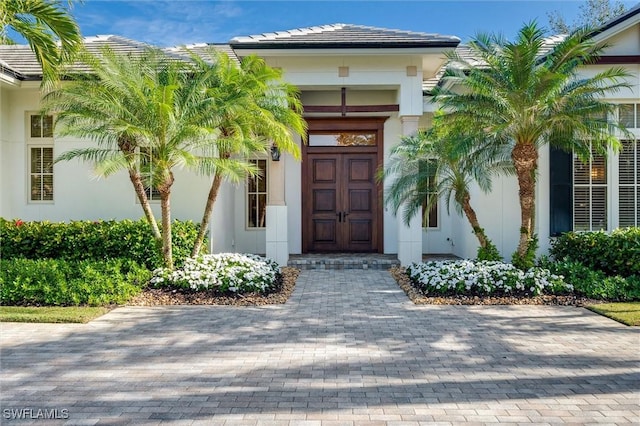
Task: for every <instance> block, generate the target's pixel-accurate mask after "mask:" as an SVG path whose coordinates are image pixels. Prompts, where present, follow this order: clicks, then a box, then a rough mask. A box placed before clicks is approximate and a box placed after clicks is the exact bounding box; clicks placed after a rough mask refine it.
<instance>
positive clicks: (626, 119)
mask: <svg viewBox="0 0 640 426" xmlns="http://www.w3.org/2000/svg"><path fill="white" fill-rule="evenodd" d="M638 109H639V108H638V104H620V105H618V119H619V120H620V123H622V124H623V125H624V126H625V127H626V128H627V129H635V128H637V127H638V124H639V123H638Z"/></svg>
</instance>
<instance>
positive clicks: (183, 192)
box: [0, 89, 233, 246]
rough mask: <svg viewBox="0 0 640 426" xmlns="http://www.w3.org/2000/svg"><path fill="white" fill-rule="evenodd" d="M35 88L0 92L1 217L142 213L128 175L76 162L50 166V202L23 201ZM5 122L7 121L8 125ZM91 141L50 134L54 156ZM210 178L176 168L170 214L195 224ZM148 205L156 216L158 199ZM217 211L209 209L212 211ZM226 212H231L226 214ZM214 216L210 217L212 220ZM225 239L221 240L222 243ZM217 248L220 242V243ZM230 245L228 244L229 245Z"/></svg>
mask: <svg viewBox="0 0 640 426" xmlns="http://www.w3.org/2000/svg"><path fill="white" fill-rule="evenodd" d="M39 96H40V95H39V91H38V90H37V89H34V90H26V89H19V90H2V99H1V100H0V105H1V106H2V110H1V112H0V117H1V121H2V123H3V125H2V133H1V135H2V137H1V142H2V144H1V150H0V152H1V154H0V155H1V158H0V161H1V169H2V171H1V174H2V186H1V188H2V205H1V207H0V208H1V210H0V215H1V216H2V217H5V218H20V219H23V220H50V221H67V220H79V219H85V220H97V219H125V218H130V219H137V218H140V217H142V216H143V213H142V209H141V208H140V205H139V204H138V203H137V201H136V197H135V194H134V191H133V188H132V187H131V182H130V181H129V178H128V175H127V174H126V173H124V172H122V173H117V174H115V175H113V176H110V177H108V178H97V177H96V175H95V173H94V172H93V171H92V168H91V165H90V164H87V163H82V162H80V161H78V160H74V161H69V162H60V163H56V164H55V165H54V201H53V203H33V202H30V201H29V200H28V185H29V176H28V172H29V168H28V163H27V162H28V148H27V144H26V132H27V122H26V120H27V114H28V113H29V112H36V113H37V112H38V108H39ZM6 123H11V125H10V126H8V125H6ZM90 143H91V142H89V141H83V140H80V139H77V138H55V139H54V146H53V148H54V156H55V157H57V156H59V155H60V154H62V153H63V152H65V151H68V150H70V149H74V148H81V147H86V146H88V144H90ZM209 185H210V178H207V177H202V176H198V175H196V174H194V173H192V172H189V171H186V170H176V171H175V183H174V186H173V190H172V205H171V207H172V217H173V218H174V219H180V220H193V221H196V222H199V221H200V219H201V217H202V211H203V209H204V204H205V201H206V196H207V193H208V190H209ZM226 192H228V190H227V189H226V188H223V190H222V192H221V195H220V199H219V200H218V204H224V203H225V198H227V195H226ZM152 208H153V210H154V212H155V213H156V215H157V217H158V218H159V217H160V205H159V202H153V205H152ZM219 214H220V213H216V212H214V215H219ZM229 216H231V217H232V216H233V215H232V214H230V215H229ZM216 220H217V217H216V218H214V222H215V221H216ZM229 240H230V239H229V238H225V243H226V242H228V241H229ZM221 246H224V244H222V245H221ZM228 246H230V244H229V245H228Z"/></svg>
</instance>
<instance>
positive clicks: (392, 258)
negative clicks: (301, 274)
mask: <svg viewBox="0 0 640 426" xmlns="http://www.w3.org/2000/svg"><path fill="white" fill-rule="evenodd" d="M288 265H289V266H292V267H294V268H298V269H376V270H387V269H389V268H391V267H392V266H399V265H400V261H399V260H398V257H397V256H396V255H395V254H378V253H339V254H335V253H313V254H292V255H290V256H289V264H288Z"/></svg>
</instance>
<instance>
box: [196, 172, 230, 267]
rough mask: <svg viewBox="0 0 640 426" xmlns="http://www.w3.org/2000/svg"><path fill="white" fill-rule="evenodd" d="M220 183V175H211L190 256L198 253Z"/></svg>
mask: <svg viewBox="0 0 640 426" xmlns="http://www.w3.org/2000/svg"><path fill="white" fill-rule="evenodd" d="M221 184H222V175H221V174H220V173H216V174H215V175H214V176H213V182H212V183H211V189H209V196H208V197H207V205H206V206H205V208H204V214H203V215H202V221H200V229H199V230H198V237H197V238H196V242H195V244H194V245H193V251H192V252H191V257H196V256H197V255H198V254H200V250H201V249H202V244H203V243H204V237H205V235H206V233H207V228H208V227H209V220H210V219H211V213H212V212H213V205H214V204H215V202H216V198H218V192H219V191H220V185H221Z"/></svg>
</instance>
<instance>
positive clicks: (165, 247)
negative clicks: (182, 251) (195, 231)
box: [160, 192, 173, 269]
mask: <svg viewBox="0 0 640 426" xmlns="http://www.w3.org/2000/svg"><path fill="white" fill-rule="evenodd" d="M160 207H161V209H162V259H163V260H164V267H165V268H169V269H173V251H172V248H173V247H172V241H171V199H170V194H169V193H163V192H160Z"/></svg>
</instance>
